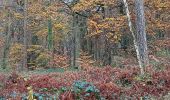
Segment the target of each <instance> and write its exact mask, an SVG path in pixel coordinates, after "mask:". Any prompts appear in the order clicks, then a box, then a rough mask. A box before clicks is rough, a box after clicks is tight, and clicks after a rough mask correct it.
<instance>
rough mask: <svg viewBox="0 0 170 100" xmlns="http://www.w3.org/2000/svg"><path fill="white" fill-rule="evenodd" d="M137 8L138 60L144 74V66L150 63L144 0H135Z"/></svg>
mask: <svg viewBox="0 0 170 100" xmlns="http://www.w3.org/2000/svg"><path fill="white" fill-rule="evenodd" d="M135 9H136V10H135V11H136V32H137V45H138V52H139V55H138V56H139V57H138V58H139V59H138V60H139V62H140V64H139V65H140V68H141V74H143V73H144V71H143V68H142V67H145V66H147V65H148V64H149V59H148V47H147V39H146V28H145V14H144V5H143V0H135Z"/></svg>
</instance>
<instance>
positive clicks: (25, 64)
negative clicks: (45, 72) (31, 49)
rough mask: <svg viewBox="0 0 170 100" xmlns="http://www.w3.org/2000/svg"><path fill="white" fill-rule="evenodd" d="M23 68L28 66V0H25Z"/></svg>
mask: <svg viewBox="0 0 170 100" xmlns="http://www.w3.org/2000/svg"><path fill="white" fill-rule="evenodd" d="M23 60H24V61H23V68H22V70H23V69H24V68H27V0H24V59H23Z"/></svg>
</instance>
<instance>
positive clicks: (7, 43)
mask: <svg viewBox="0 0 170 100" xmlns="http://www.w3.org/2000/svg"><path fill="white" fill-rule="evenodd" d="M7 29H8V30H7V33H6V34H7V35H6V40H5V46H4V51H3V61H2V67H3V69H5V68H6V67H7V59H8V57H7V56H8V52H9V47H10V42H11V41H10V40H11V8H8V27H7Z"/></svg>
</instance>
